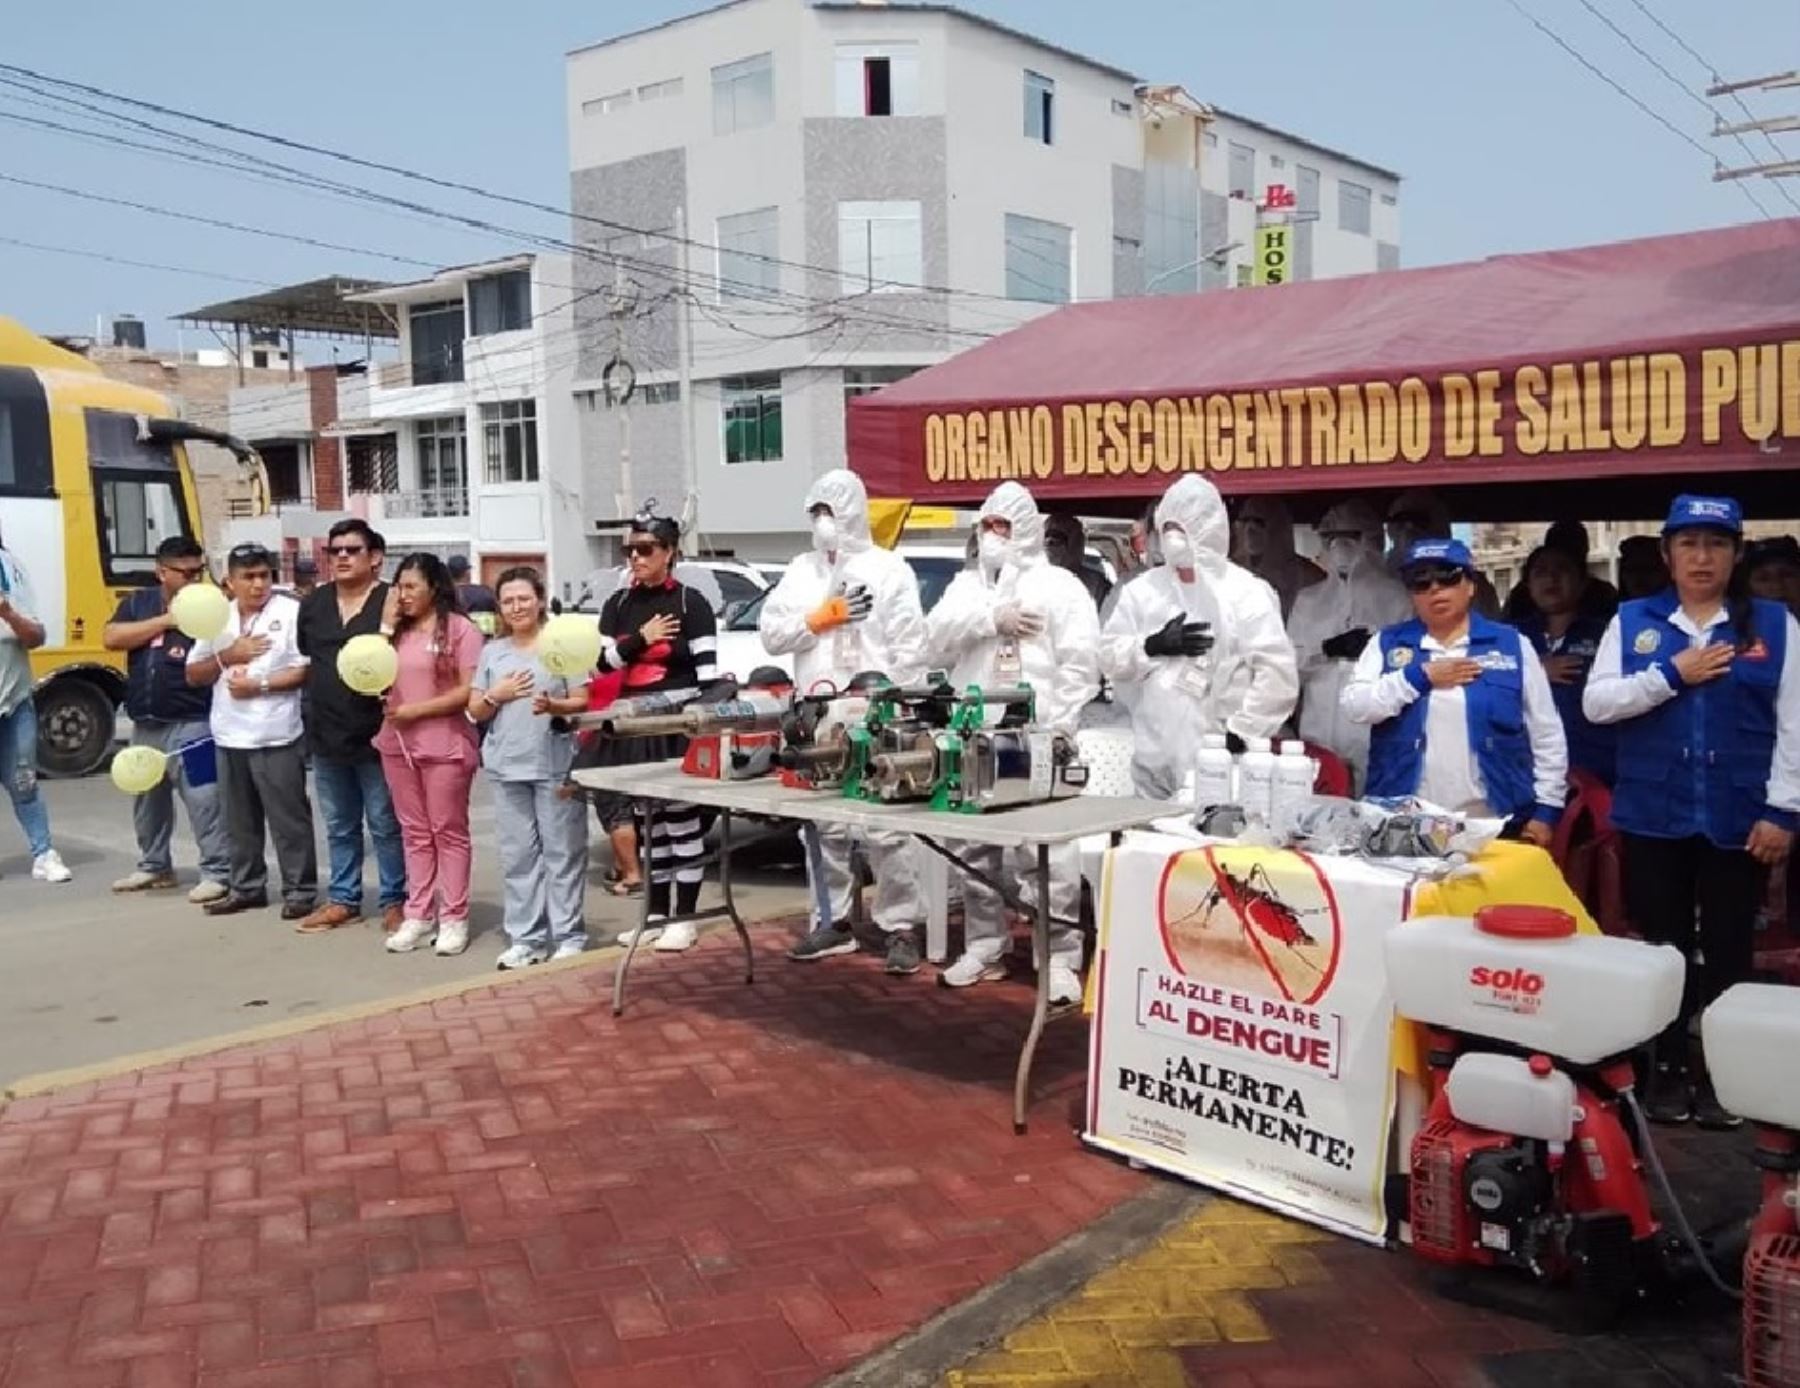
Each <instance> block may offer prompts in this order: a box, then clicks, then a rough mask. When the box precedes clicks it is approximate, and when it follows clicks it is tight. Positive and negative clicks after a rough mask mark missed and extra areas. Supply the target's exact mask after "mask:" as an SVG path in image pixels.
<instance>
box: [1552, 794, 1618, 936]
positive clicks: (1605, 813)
mask: <svg viewBox="0 0 1800 1388" xmlns="http://www.w3.org/2000/svg"><path fill="white" fill-rule="evenodd" d="M1569 787H1570V790H1571V791H1572V792H1573V793H1572V794H1571V795H1570V796H1569V803H1568V805H1567V806H1565V807H1564V809H1563V813H1562V818H1561V819H1560V820H1558V821H1557V824H1556V831H1555V832H1554V833H1553V834H1552V835H1551V838H1550V856H1551V858H1553V859H1554V860H1555V861H1556V866H1557V867H1558V868H1559V869H1560V870H1561V871H1562V875H1563V880H1564V881H1566V882H1567V883H1568V884H1569V890H1570V891H1572V892H1574V893H1575V895H1576V896H1577V897H1579V898H1580V900H1581V904H1582V905H1584V906H1586V907H1587V909H1588V913H1589V914H1590V915H1592V916H1593V918H1594V919H1595V920H1596V921H1597V922H1599V925H1600V928H1601V929H1602V930H1603V931H1605V932H1606V933H1607V934H1608V935H1624V936H1636V934H1637V932H1636V931H1635V930H1633V929H1632V927H1631V919H1630V917H1629V915H1627V913H1626V910H1625V845H1624V841H1623V840H1622V839H1621V838H1620V837H1619V831H1618V830H1617V829H1615V828H1614V827H1613V822H1612V791H1610V790H1609V789H1607V786H1606V783H1605V782H1603V781H1601V780H1600V779H1599V778H1598V777H1595V776H1593V775H1590V774H1589V773H1588V772H1585V771H1571V772H1570V773H1569Z"/></svg>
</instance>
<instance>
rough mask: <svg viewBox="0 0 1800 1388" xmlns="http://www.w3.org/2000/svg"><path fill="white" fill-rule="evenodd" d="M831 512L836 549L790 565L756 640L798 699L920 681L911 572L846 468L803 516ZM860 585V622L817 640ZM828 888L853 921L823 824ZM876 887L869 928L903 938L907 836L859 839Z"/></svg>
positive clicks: (912, 881) (831, 834)
mask: <svg viewBox="0 0 1800 1388" xmlns="http://www.w3.org/2000/svg"><path fill="white" fill-rule="evenodd" d="M821 505H823V506H829V507H830V508H831V517H832V522H833V525H832V527H831V529H832V530H835V532H836V533H835V535H830V534H829V532H827V535H826V538H828V539H833V540H835V547H834V548H833V547H826V548H821V547H820V546H821V543H822V541H821V540H819V539H817V538H815V542H814V547H813V548H812V549H810V550H808V551H807V552H806V553H804V554H798V555H795V556H794V558H793V559H792V560H790V561H789V563H788V566H787V571H786V572H785V573H783V574H782V576H781V581H780V582H779V583H777V584H776V585H775V588H774V591H773V592H771V593H770V594H769V596H768V597H767V598H765V599H764V600H763V609H762V616H761V618H760V620H759V621H758V624H757V625H758V631H759V632H760V634H761V636H762V643H763V646H764V647H765V648H766V649H767V650H768V652H769V654H771V655H789V654H791V655H792V656H793V657H794V676H795V679H794V683H795V687H796V688H797V689H798V690H799V692H800V693H802V694H812V693H826V692H829V691H831V690H834V689H844V688H846V687H848V685H849V683H850V681H851V680H852V679H854V678H855V677H856V676H857V675H860V674H864V673H866V672H869V671H874V672H876V673H879V674H883V675H886V676H887V677H888V678H889V679H890V680H892V681H893V682H894V683H896V684H914V683H917V682H918V681H919V680H920V679H921V678H922V677H923V676H924V674H925V616H924V613H923V612H922V611H921V610H920V607H919V581H918V579H917V577H916V576H915V575H914V574H913V571H912V566H911V565H909V564H908V563H907V562H906V561H905V560H904V559H902V558H901V557H900V556H899V555H897V554H895V553H894V552H893V551H891V550H885V549H881V548H879V547H878V546H876V545H875V543H874V542H873V541H872V540H871V539H870V537H869V497H868V493H867V492H866V491H865V490H864V488H863V483H862V478H860V477H858V476H857V475H856V474H855V473H853V472H849V471H847V470H845V469H843V468H839V469H836V470H834V471H832V472H827V473H826V474H824V476H822V477H820V478H819V479H818V480H817V481H816V482H814V483H813V485H812V490H811V491H809V492H807V494H806V509H807V511H808V512H809V513H810V512H811V511H812V509H813V508H814V507H815V506H821ZM857 584H860V585H862V586H863V587H864V588H866V589H868V591H869V594H870V596H871V597H872V598H873V599H874V604H873V606H872V608H871V609H870V612H869V615H868V616H867V617H866V618H864V619H863V620H862V621H859V622H847V623H845V624H844V625H842V626H839V627H837V628H835V629H833V630H829V631H825V632H822V633H820V634H815V633H814V632H813V630H812V628H811V627H810V626H808V625H807V618H808V616H809V615H811V614H812V613H814V612H816V611H817V610H818V609H819V608H820V606H821V605H822V604H824V603H825V602H826V601H827V600H828V599H829V598H831V597H832V596H833V595H834V594H841V593H842V592H843V591H844V590H845V589H846V588H848V587H851V586H854V585H857ZM819 837H820V844H821V847H822V848H823V850H824V859H825V880H826V888H827V891H828V893H829V895H830V898H831V913H832V920H830V921H814V922H813V925H814V928H815V929H819V928H823V927H825V926H830V925H835V924H838V923H840V922H843V921H846V920H848V919H849V918H850V908H851V903H852V898H853V896H854V893H855V889H856V879H855V876H854V867H853V865H852V861H851V845H852V841H853V839H855V838H856V837H858V836H856V835H853V834H852V833H851V831H850V830H848V829H844V828H838V827H832V826H827V825H821V826H820V830H819ZM860 838H861V842H862V844H863V849H864V852H865V853H866V854H867V855H868V859H869V866H870V869H871V871H872V872H873V875H874V878H875V903H874V907H873V914H874V917H875V924H876V925H877V926H879V927H880V928H881V929H882V930H884V931H895V930H910V929H913V928H915V927H917V926H919V925H920V924H922V923H923V922H924V919H925V904H924V899H923V898H922V896H921V895H920V891H919V863H918V858H917V854H918V852H919V849H918V846H917V845H916V844H915V843H913V841H912V840H911V839H910V838H908V837H907V836H906V835H904V834H878V833H870V834H865V835H861V836H860Z"/></svg>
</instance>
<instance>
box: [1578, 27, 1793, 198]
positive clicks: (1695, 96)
mask: <svg viewBox="0 0 1800 1388" xmlns="http://www.w3.org/2000/svg"><path fill="white" fill-rule="evenodd" d="M1581 7H1582V8H1583V9H1585V10H1586V11H1587V12H1588V13H1589V14H1591V15H1593V16H1594V18H1595V19H1598V20H1599V21H1600V22H1601V23H1602V24H1604V25H1605V26H1606V27H1607V28H1608V29H1610V30H1612V31H1613V33H1615V34H1617V35H1618V36H1619V38H1620V39H1621V40H1623V42H1624V43H1625V46H1626V47H1628V48H1629V49H1631V51H1632V52H1633V53H1635V54H1637V55H1638V57H1640V58H1642V59H1643V60H1644V61H1645V62H1646V63H1648V64H1650V66H1651V67H1653V68H1655V69H1656V70H1657V71H1658V72H1660V73H1661V74H1662V75H1663V76H1664V77H1665V78H1667V79H1668V82H1669V85H1670V86H1672V87H1674V88H1675V90H1676V91H1678V92H1680V93H1681V94H1682V95H1683V96H1685V97H1687V98H1688V99H1689V100H1691V101H1693V102H1694V103H1695V104H1696V105H1698V106H1699V107H1700V109H1701V110H1703V111H1705V112H1706V114H1707V115H1709V116H1711V117H1712V118H1713V119H1714V120H1715V121H1721V122H1722V117H1721V116H1720V114H1719V108H1718V107H1717V106H1714V105H1713V104H1712V102H1710V101H1708V100H1707V99H1706V98H1705V97H1704V96H1702V95H1701V94H1700V93H1699V92H1697V91H1695V90H1694V89H1693V88H1692V87H1690V86H1688V84H1687V83H1685V82H1683V81H1682V80H1681V79H1680V78H1679V77H1677V76H1676V75H1675V74H1674V73H1672V72H1670V71H1669V69H1668V68H1667V67H1665V66H1664V65H1663V63H1662V61H1661V59H1659V58H1658V57H1657V56H1656V55H1655V54H1654V53H1651V52H1650V51H1649V50H1648V49H1646V48H1645V47H1644V46H1643V45H1642V44H1640V43H1639V42H1638V41H1637V40H1636V39H1634V38H1633V37H1632V36H1631V35H1630V34H1628V33H1626V32H1625V30H1623V29H1621V28H1620V27H1619V26H1618V25H1617V24H1616V23H1614V22H1613V19H1612V17H1611V16H1610V15H1608V14H1607V13H1606V12H1605V11H1604V10H1602V9H1601V8H1600V7H1599V6H1598V5H1596V4H1595V3H1594V0H1581ZM1640 8H1641V7H1640ZM1743 104H1744V103H1743V101H1742V100H1741V99H1740V100H1739V102H1738V105H1740V106H1742V105H1743ZM1748 110H1749V108H1748V107H1746V108H1745V111H1746V114H1748ZM1734 138H1735V139H1736V140H1737V142H1738V146H1739V147H1740V148H1741V149H1742V150H1743V151H1744V153H1745V154H1747V155H1749V156H1750V157H1751V158H1752V159H1755V158H1756V151H1755V150H1753V149H1751V148H1750V142H1749V141H1748V140H1746V139H1745V138H1744V137H1743V136H1742V135H1737V136H1735V137H1734ZM1770 143H1771V144H1773V143H1774V142H1773V141H1770ZM1775 152H1776V153H1777V154H1780V153H1782V151H1781V148H1780V146H1779V145H1777V146H1776V151H1775ZM1776 191H1777V192H1779V193H1780V194H1781V196H1782V197H1783V198H1785V199H1786V200H1787V204H1788V206H1789V207H1791V208H1793V209H1794V211H1796V212H1800V201H1795V198H1794V195H1793V194H1792V193H1790V192H1789V191H1788V190H1787V189H1786V188H1784V187H1782V186H1781V185H1780V184H1777V185H1776ZM1752 201H1755V200H1754V199H1752ZM1764 215H1767V214H1766V213H1765V214H1764Z"/></svg>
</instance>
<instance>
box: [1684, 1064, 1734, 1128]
mask: <svg viewBox="0 0 1800 1388" xmlns="http://www.w3.org/2000/svg"><path fill="white" fill-rule="evenodd" d="M1694 1122H1695V1123H1697V1124H1699V1126H1701V1127H1702V1128H1705V1129H1706V1130H1707V1131H1708V1132H1715V1133H1723V1132H1730V1131H1731V1130H1732V1129H1733V1128H1737V1127H1742V1126H1743V1122H1744V1120H1743V1119H1742V1118H1739V1117H1738V1116H1737V1115H1736V1114H1735V1113H1732V1112H1729V1111H1728V1110H1727V1109H1726V1107H1725V1106H1724V1105H1723V1104H1721V1103H1720V1102H1719V1096H1718V1095H1717V1094H1715V1093H1714V1092H1713V1083H1712V1076H1711V1075H1709V1074H1707V1073H1706V1072H1705V1071H1704V1070H1702V1071H1701V1072H1700V1077H1699V1078H1698V1079H1697V1080H1696V1081H1695V1082H1694Z"/></svg>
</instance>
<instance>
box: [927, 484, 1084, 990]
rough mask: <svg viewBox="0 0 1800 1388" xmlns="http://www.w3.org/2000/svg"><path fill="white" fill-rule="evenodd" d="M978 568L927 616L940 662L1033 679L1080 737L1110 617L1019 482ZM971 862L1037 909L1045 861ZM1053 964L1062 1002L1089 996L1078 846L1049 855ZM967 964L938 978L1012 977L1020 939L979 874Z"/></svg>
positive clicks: (967, 672) (951, 981)
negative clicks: (1010, 958) (1014, 884)
mask: <svg viewBox="0 0 1800 1388" xmlns="http://www.w3.org/2000/svg"><path fill="white" fill-rule="evenodd" d="M977 528H978V530H979V532H980V535H981V541H980V552H979V557H978V558H977V561H976V567H975V568H974V569H972V570H965V571H964V572H962V573H960V574H958V575H957V576H956V577H955V578H954V579H952V580H951V582H950V586H949V587H948V588H947V589H945V591H944V596H943V597H942V598H940V599H939V600H938V603H937V606H935V607H933V608H932V609H931V613H930V615H929V616H928V618H927V620H926V638H927V639H926V647H927V650H928V652H929V656H930V660H931V663H932V665H933V666H934V667H935V666H939V665H942V666H946V667H948V669H949V673H950V681H951V683H952V684H954V685H955V686H956V687H958V688H959V689H960V688H964V687H967V686H968V685H972V684H975V685H982V686H984V687H987V688H1003V687H1006V686H1010V685H1016V684H1020V683H1023V684H1028V685H1030V686H1031V688H1032V689H1033V691H1034V692H1035V693H1036V695H1037V722H1038V724H1039V726H1041V727H1044V728H1049V729H1053V730H1055V731H1058V732H1064V733H1067V734H1069V735H1070V736H1071V737H1072V736H1074V734H1075V731H1076V727H1077V724H1078V721H1079V719H1080V717H1081V711H1082V709H1084V708H1085V707H1086V706H1087V705H1088V703H1089V702H1090V701H1091V700H1092V699H1093V698H1094V696H1095V695H1097V694H1098V693H1099V692H1100V657H1099V647H1100V618H1099V614H1098V613H1097V612H1096V611H1095V610H1094V600H1093V598H1092V597H1091V596H1089V594H1088V590H1087V589H1086V588H1084V587H1083V586H1082V584H1081V580H1080V579H1078V578H1076V577H1075V575H1074V574H1072V573H1070V572H1069V571H1068V570H1067V569H1059V568H1057V567H1056V566H1055V565H1053V564H1052V563H1050V561H1049V559H1048V558H1047V557H1046V556H1045V553H1044V516H1043V513H1042V512H1040V511H1039V510H1038V506H1037V501H1036V500H1035V499H1034V498H1033V497H1032V495H1031V493H1030V492H1028V491H1027V490H1026V489H1025V488H1024V487H1022V486H1020V485H1019V484H1018V483H1017V482H1002V483H1001V484H1000V485H999V486H998V487H996V488H995V489H994V490H993V492H991V493H990V494H989V496H988V498H987V500H986V501H985V502H984V503H983V504H982V508H981V516H980V519H979V521H978V522H977ZM964 856H965V860H966V861H967V862H968V863H969V865H970V866H971V867H972V868H974V869H975V870H976V871H977V872H980V873H982V874H984V875H985V876H986V877H989V878H994V879H1000V878H1001V877H1002V874H1003V872H1004V873H1005V874H1006V876H1007V877H1009V878H1011V879H1012V880H1016V881H1019V882H1020V885H1021V888H1022V890H1021V892H1020V896H1021V898H1022V899H1023V900H1024V901H1025V902H1026V903H1027V904H1028V905H1030V906H1032V907H1034V908H1035V906H1036V900H1037V894H1038V893H1037V873H1036V860H1035V856H1034V855H1033V854H1032V853H1031V852H1030V851H1029V850H1023V849H1021V850H1016V851H1013V852H1012V853H1010V854H1008V853H1006V852H1004V851H1003V850H1001V849H998V848H985V847H983V848H971V849H970V850H969V851H968V852H967V853H966V854H965V855H964ZM1049 896H1050V901H1049V906H1050V915H1051V918H1052V920H1051V930H1050V958H1049V959H1047V960H1046V959H1038V960H1034V961H1033V963H1034V964H1035V965H1036V966H1037V967H1038V968H1040V969H1045V970H1047V971H1048V976H1047V980H1046V982H1047V984H1048V987H1049V992H1050V1000H1051V1002H1053V1003H1057V1004H1064V1003H1074V1002H1079V1001H1080V1000H1081V929H1080V926H1079V924H1078V922H1077V917H1078V915H1079V909H1080V903H1081V854H1080V850H1079V849H1078V848H1077V847H1076V846H1075V845H1074V844H1066V845H1063V846H1060V847H1058V848H1055V849H1052V850H1051V853H1050V891H1049ZM963 935H964V940H965V948H964V952H963V955H962V957H961V958H960V959H958V960H956V961H955V962H954V963H953V964H951V965H950V966H949V967H948V968H947V969H945V970H944V971H943V973H941V974H939V975H938V981H939V982H940V983H942V984H944V985H945V986H946V987H950V988H966V987H969V986H971V985H973V984H977V983H981V982H983V981H987V980H993V979H999V978H1003V977H1005V975H1006V957H1007V955H1008V953H1009V952H1010V950H1011V946H1012V939H1011V936H1010V934H1009V933H1008V930H1007V925H1006V913H1005V908H1004V904H1003V903H1002V901H1001V898H1000V894H999V893H998V892H996V891H994V889H993V888H992V887H990V886H988V885H987V883H986V882H983V881H981V880H980V879H979V878H977V877H974V876H971V875H967V874H965V875H964V878H963Z"/></svg>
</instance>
